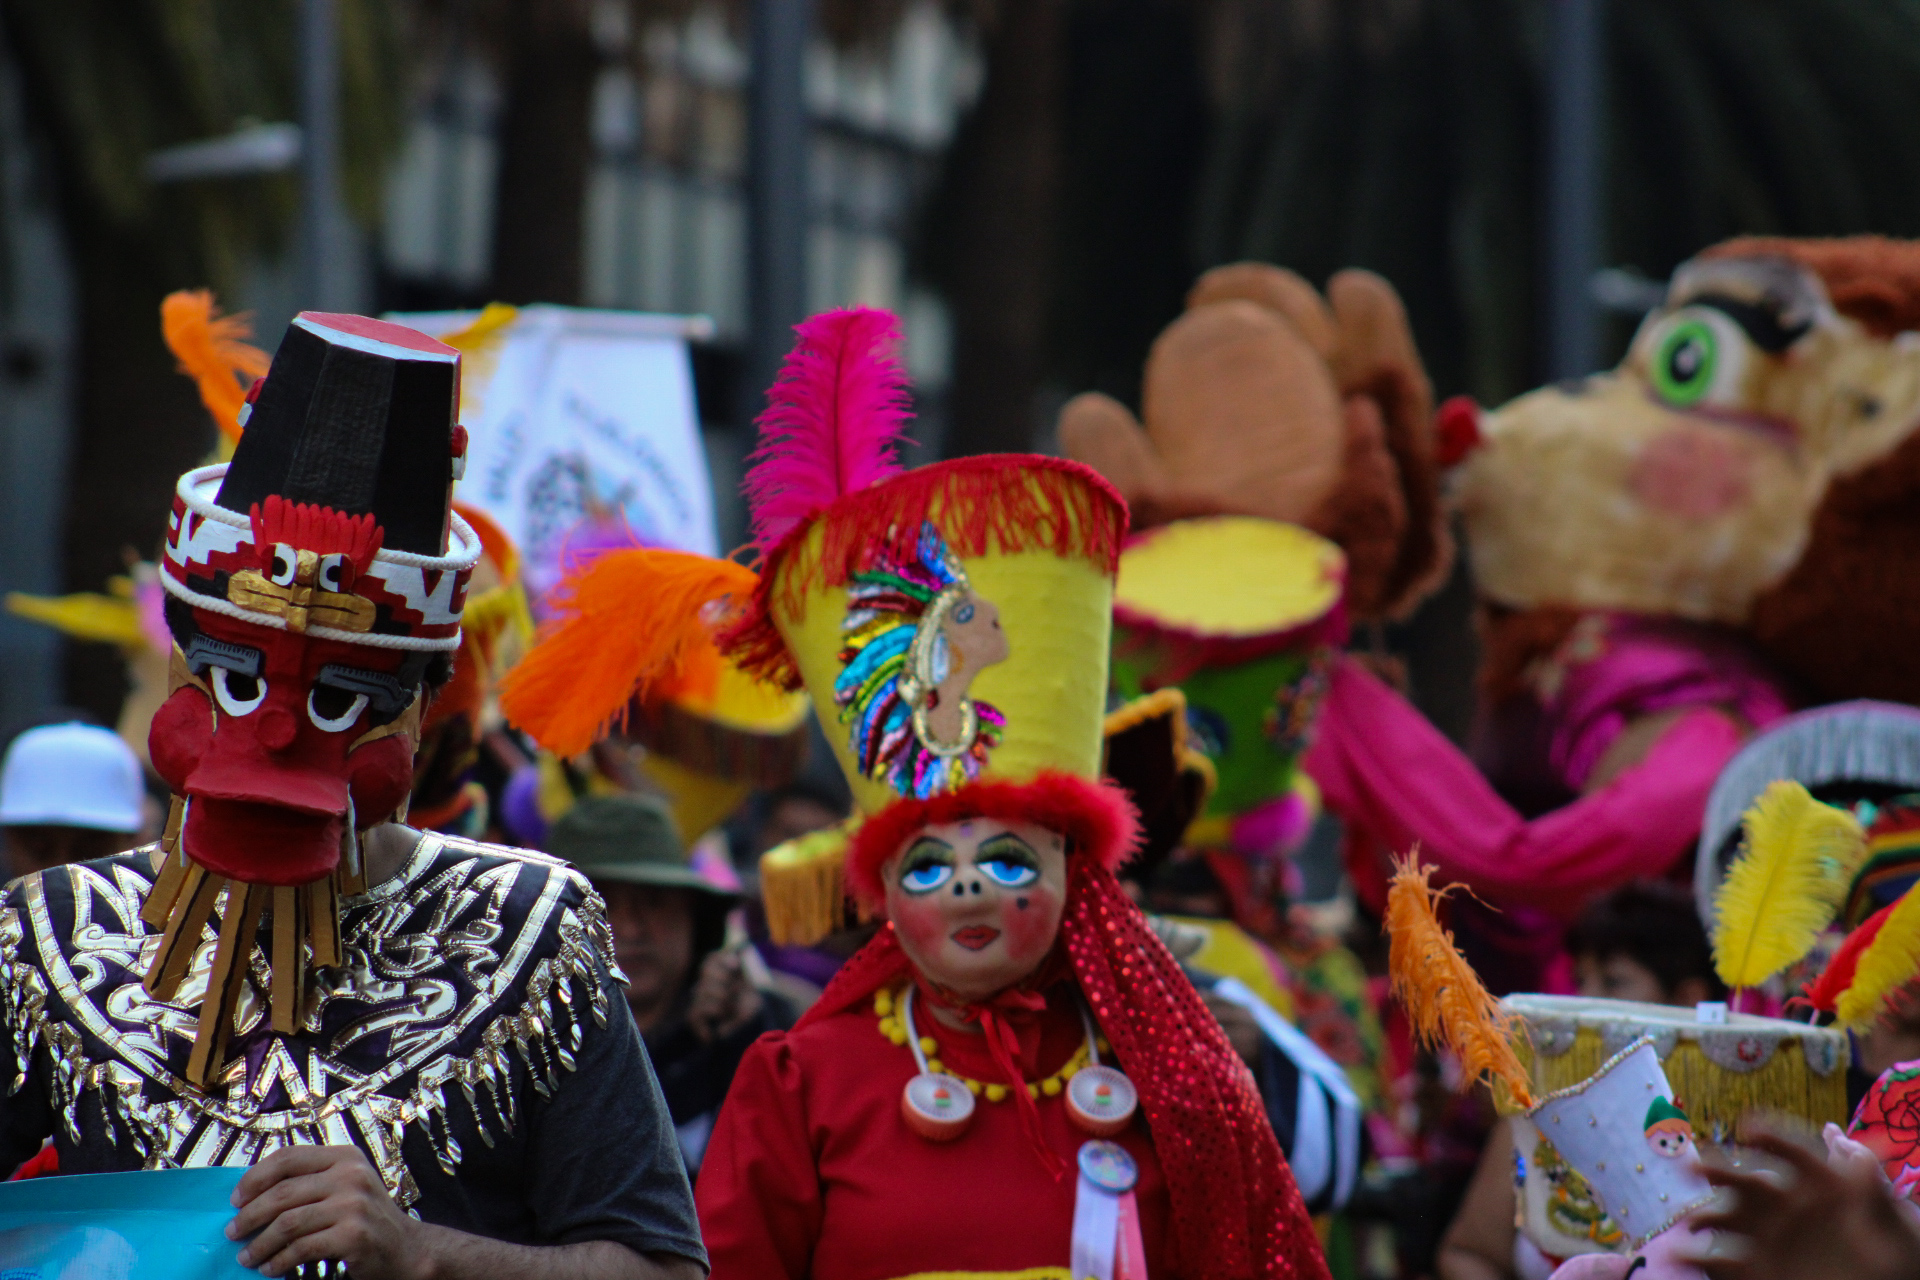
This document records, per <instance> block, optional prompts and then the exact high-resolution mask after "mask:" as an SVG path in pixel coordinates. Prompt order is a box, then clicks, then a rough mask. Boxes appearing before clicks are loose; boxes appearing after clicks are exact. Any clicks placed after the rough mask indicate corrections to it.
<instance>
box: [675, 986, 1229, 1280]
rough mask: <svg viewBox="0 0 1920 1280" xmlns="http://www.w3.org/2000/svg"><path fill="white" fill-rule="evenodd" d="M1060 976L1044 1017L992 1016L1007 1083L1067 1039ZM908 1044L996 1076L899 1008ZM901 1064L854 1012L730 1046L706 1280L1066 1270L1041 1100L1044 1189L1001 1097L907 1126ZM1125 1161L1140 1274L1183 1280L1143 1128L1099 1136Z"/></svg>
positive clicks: (705, 1213) (703, 1186) (899, 1048)
mask: <svg viewBox="0 0 1920 1280" xmlns="http://www.w3.org/2000/svg"><path fill="white" fill-rule="evenodd" d="M1073 990H1074V988H1073V986H1072V984H1071V983H1062V984H1059V985H1056V986H1054V987H1053V988H1052V989H1051V990H1049V992H1048V999H1047V1007H1046V1009H1045V1010H1044V1011H1043V1012H1039V1013H1035V1014H1031V1015H1027V1016H1024V1017H1022V1016H1018V1015H1015V1016H1013V1017H1010V1018H1009V1019H1008V1021H1009V1023H1010V1024H1011V1025H1012V1026H1013V1028H1014V1031H1015V1033H1016V1035H1017V1036H1018V1038H1019V1042H1020V1050H1021V1052H1020V1054H1019V1058H1018V1062H1019V1066H1020V1072H1021V1074H1022V1075H1023V1076H1024V1077H1025V1078H1027V1079H1028V1080H1041V1079H1044V1078H1045V1077H1047V1076H1049V1075H1051V1074H1052V1073H1053V1072H1055V1071H1058V1070H1059V1069H1060V1068H1061V1067H1062V1066H1064V1065H1065V1064H1066V1062H1067V1060H1068V1059H1069V1058H1071V1057H1072V1056H1073V1054H1074V1051H1075V1050H1076V1049H1078V1048H1079V1047H1080V1045H1081V1043H1082V1042H1083V1039H1084V1035H1083V1032H1082V1030H1081V1024H1080V1015H1079V1013H1078V1011H1077V1009H1076V1008H1075V998H1074V995H1073ZM914 1022H915V1025H916V1027H917V1028H918V1030H919V1032H920V1034H921V1035H923V1036H926V1035H931V1036H933V1038H934V1039H935V1040H937V1041H938V1042H939V1045H940V1052H939V1053H938V1054H937V1055H930V1056H937V1057H938V1058H940V1059H941V1061H942V1062H943V1063H944V1064H945V1066H946V1068H947V1070H948V1071H949V1072H950V1073H957V1074H959V1075H962V1076H965V1077H968V1078H971V1079H974V1080H981V1081H991V1080H998V1079H1000V1078H1001V1073H1000V1072H999V1070H998V1069H997V1068H996V1067H995V1066H994V1064H993V1061H992V1059H991V1058H990V1057H989V1056H988V1054H987V1051H986V1046H985V1043H984V1038H983V1037H982V1036H980V1035H977V1034H968V1033H964V1032H959V1031H954V1030H951V1029H949V1028H948V1027H946V1026H944V1025H941V1024H939V1023H938V1022H937V1020H936V1019H935V1018H933V1016H932V1015H931V1014H930V1013H928V1012H927V1011H926V1009H925V1006H924V1004H919V1003H918V1002H916V1011H915V1017H914ZM914 1071H915V1067H914V1062H913V1055H912V1053H911V1052H910V1051H909V1050H908V1048H907V1047H906V1046H905V1045H896V1044H894V1043H893V1042H892V1041H890V1040H888V1039H887V1038H886V1037H885V1036H884V1035H882V1034H881V1032H880V1030H879V1026H878V1020H877V1017H876V1015H875V1014H874V1011H873V1009H872V1006H871V1004H868V1005H866V1006H863V1007H855V1008H851V1009H847V1010H845V1011H843V1012H841V1013H837V1014H834V1015H832V1016H830V1017H827V1018H824V1019H821V1020H819V1021H817V1022H813V1023H811V1024H810V1025H805V1026H802V1027H800V1028H799V1029H797V1030H794V1031H791V1032H777V1031H776V1032H769V1033H768V1034H766V1035H764V1036H762V1037H761V1038H760V1040H759V1041H758V1042H757V1043H756V1044H755V1045H754V1046H753V1048H752V1049H750V1050H748V1051H747V1055H746V1057H745V1058H744V1059H742V1061H741V1063H740V1070H739V1073H738V1074H737V1075H735V1077H734V1080H733V1087H732V1089H731V1091H730V1092H729V1093H728V1095H727V1101H726V1105H725V1106H724V1107H723V1108H722V1109H721V1112H720V1119H719V1122H718V1123H717V1124H716V1125H715V1127H714V1132H713V1139H712V1141H711V1143H710V1144H709V1145H708V1147H707V1154H706V1159H705V1162H704V1164H703V1165H702V1166H701V1172H700V1183H699V1187H698V1189H697V1199H698V1201H699V1207H700V1229H701V1233H702V1234H703V1235H704V1236H705V1238H706V1243H707V1252H708V1255H709V1257H710V1258H711V1259H712V1263H713V1273H712V1280H772V1278H773V1277H789V1278H791V1280H800V1278H801V1277H812V1280H896V1278H897V1277H903V1276H915V1275H922V1274H925V1273H929V1272H932V1273H937V1274H941V1275H946V1274H949V1273H956V1272H957V1273H961V1274H977V1273H986V1274H988V1275H996V1274H1013V1275H1019V1276H1021V1277H1023V1278H1031V1280H1039V1278H1040V1277H1052V1276H1059V1277H1063V1278H1064V1277H1066V1275H1067V1262H1068V1259H1069V1250H1070V1247H1071V1242H1072V1237H1073V1200H1074V1188H1075V1184H1076V1181H1077V1178H1076V1175H1075V1174H1074V1173H1073V1172H1072V1171H1071V1170H1072V1161H1073V1159H1074V1156H1075V1154H1076V1153H1077V1152H1078V1151H1079V1149H1080V1144H1081V1143H1083V1142H1085V1141H1087V1140H1088V1135H1087V1134H1085V1133H1082V1132H1081V1131H1080V1130H1079V1129H1077V1128H1075V1127H1074V1125H1073V1123H1072V1121H1071V1120H1069V1119H1068V1117H1067V1112H1066V1104H1065V1102H1064V1100H1063V1099H1062V1098H1060V1097H1058V1096H1055V1097H1047V1096H1045V1095H1042V1097H1041V1098H1040V1100H1039V1103H1038V1106H1039V1114H1040V1127H1041V1132H1042V1134H1043V1136H1044V1137H1045V1139H1046V1141H1047V1144H1048V1146H1050V1147H1051V1148H1052V1149H1053V1150H1054V1151H1056V1152H1058V1153H1059V1154H1060V1155H1061V1157H1062V1158H1063V1159H1064V1160H1065V1161H1066V1162H1067V1165H1068V1172H1065V1173H1063V1174H1062V1175H1061V1176H1060V1177H1059V1178H1058V1180H1056V1179H1055V1177H1054V1175H1053V1173H1052V1172H1051V1171H1049V1170H1048V1169H1046V1168H1045V1167H1044V1166H1043V1165H1042V1163H1041V1160H1040V1157H1039V1154H1038V1152H1036V1151H1035V1150H1034V1147H1033V1145H1032V1144H1031V1143H1030V1141H1029V1139H1028V1136H1027V1132H1026V1130H1025V1128H1024V1127H1023V1126H1022V1124H1021V1122H1020V1112H1019V1109H1018V1107H1017V1106H1016V1104H1015V1101H1014V1099H1013V1098H1012V1097H1011V1096H1008V1097H1006V1098H1004V1099H1002V1100H1001V1101H999V1102H989V1101H987V1100H986V1099H985V1098H984V1097H983V1098H979V1099H976V1101H975V1105H974V1113H973V1123H972V1124H971V1125H970V1126H969V1127H968V1129H967V1131H966V1132H965V1133H964V1134H962V1135H961V1136H960V1137H959V1138H957V1139H955V1140H954V1141H952V1142H947V1143H939V1142H930V1141H928V1140H927V1139H925V1138H922V1137H920V1136H919V1135H918V1134H916V1133H914V1132H913V1131H912V1130H910V1129H908V1128H907V1125H906V1122H905V1121H904V1120H903V1119H901V1116H900V1093H901V1090H902V1089H903V1088H904V1087H905V1085H906V1083H907V1081H908V1080H909V1079H911V1078H912V1076H913V1074H914ZM1116 1141H1119V1142H1120V1143H1121V1144H1122V1145H1123V1146H1125V1147H1126V1148H1127V1150H1128V1151H1129V1152H1131V1153H1132V1154H1133V1158H1134V1160H1135V1161H1136V1162H1138V1164H1139V1166H1140V1185H1139V1187H1138V1188H1137V1190H1136V1192H1135V1194H1136V1196H1137V1197H1138V1203H1139V1206H1140V1218H1141V1228H1142V1232H1143V1234H1144V1237H1145V1242H1146V1249H1147V1265H1148V1272H1149V1274H1150V1275H1151V1276H1152V1277H1153V1278H1154V1280H1161V1278H1162V1277H1169V1278H1173V1277H1181V1276H1189V1275H1195V1276H1197V1275H1198V1274H1200V1272H1199V1271H1198V1270H1197V1269H1191V1268H1183V1267H1182V1266H1181V1265H1180V1262H1179V1260H1177V1259H1175V1258H1174V1257H1172V1256H1171V1254H1170V1251H1171V1249H1172V1248H1173V1241H1172V1238H1171V1234H1170V1232H1169V1230H1168V1195H1167V1187H1166V1182H1165V1180H1164V1179H1163V1178H1162V1176H1161V1172H1160V1162H1159V1160H1158V1159H1157V1158H1156V1157H1155V1156H1154V1152H1153V1144H1152V1141H1151V1140H1150V1139H1149V1137H1148V1134H1147V1129H1146V1124H1145V1122H1144V1121H1143V1120H1141V1119H1139V1118H1136V1119H1135V1121H1134V1125H1133V1128H1132V1129H1130V1130H1129V1131H1128V1132H1126V1133H1125V1134H1123V1135H1122V1136H1121V1137H1120V1138H1118V1139H1116Z"/></svg>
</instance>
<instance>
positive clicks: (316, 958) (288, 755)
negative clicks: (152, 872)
mask: <svg viewBox="0 0 1920 1280" xmlns="http://www.w3.org/2000/svg"><path fill="white" fill-rule="evenodd" d="M458 395H459V354H458V353H457V352H455V351H454V350H452V349H451V348H449V347H445V346H443V345H441V344H440V343H438V342H435V341H434V340H433V339H431V338H428V337H426V336H425V335H423V334H419V333H416V332H414V331H412V330H410V329H404V328H402V327H400V326H398V325H393V324H387V323H384V322H382V321H378V320H370V319H367V318H365V317H362V316H344V315H326V314H320V313H315V312H303V313H302V314H301V315H300V316H298V317H296V318H295V320H294V322H293V324H292V325H291V326H290V327H289V328H288V330H287V335H286V337H285V339H284V340H283V341H282V343H281V346H280V350H279V352H278V354H277V355H276V356H275V358H274V361H273V364H272V367H271V369H270V370H269V372H268V373H267V376H266V377H265V378H264V379H263V380H261V381H260V382H257V383H255V384H254V387H253V390H252V392H250V393H249V395H248V397H247V399H246V401H245V403H244V405H243V407H242V409H241V411H240V413H239V415H238V417H239V419H240V425H241V426H242V427H243V428H244V432H243V434H242V436H241V438H240V441H239V444H238V446H237V447H236V449H235V451H234V455H233V461H232V462H231V463H230V464H218V465H214V466H209V467H201V468H198V469H196V470H194V471H189V472H188V473H187V474H186V475H184V476H182V477H181V479H180V483H179V487H178V489H177V492H176V494H175V497H174V505H173V515H172V518H171V520H170V522H169V525H168V532H167V541H166V548H165V554H164V556H163V557H162V561H161V577H160V581H161V585H162V586H163V587H164V588H165V590H166V592H167V595H168V597H169V598H168V602H167V608H166V617H167V624H168V628H169V630H170V631H171V632H172V635H173V640H174V655H173V666H172V675H171V680H170V684H171V686H172V691H171V693H170V695H169V697H168V700H167V702H166V703H165V704H164V705H163V706H162V707H161V709H160V711H159V712H158V714H156V715H155V717H154V721H153V727H152V730H151V732H150V734H149V739H148V741H149V747H150V752H151V756H152V759H153V764H154V768H155V770H156V771H157V772H158V773H159V774H160V776H161V777H162V778H164V779H165V780H166V781H167V783H168V784H169V786H170V787H171V788H172V789H173V792H174V806H173V811H172V814H171V815H170V817H169V820H168V825H167V834H166V836H165V839H164V847H165V849H166V853H167V857H166V861H165V862H164V864H163V866H162V869H161V872H160V875H159V878H158V879H157V880H156V882H155V884H154V887H153V891H152V893H151V894H150V896H149V898H148V901H147V904H146V907H145V909H144V910H143V912H142V916H143V918H144V919H145V920H146V921H147V923H148V924H149V925H150V926H152V927H153V928H156V929H162V930H164V936H163V937H162V939H161V942H160V945H159V947H158V949H157V951H156V953H155V956H154V959H153V962H152V966H151V968H150V970H149V972H148V975H147V989H148V991H149V993H150V994H152V995H153V996H154V997H155V998H157V999H161V1000H168V999H171V998H172V997H173V995H174V994H175V992H176V991H177V990H178V988H179V985H180V983H181V980H182V979H183V978H184V977H185V976H186V974H187V972H188V971H189V968H190V967H191V966H192V964H193V958H194V953H195V952H196V951H197V950H198V948H199V945H200V942H201V934H202V930H203V929H204V928H207V927H209V924H210V922H211V921H212V920H213V919H214V916H215V914H216V910H217V913H218V926H217V927H218V943H217V945H216V948H215V953H214V957H213V960H212V965H211V970H210V974H209V979H208V985H207V992H206V996H205V998H204V999H203V1000H202V1002H201V1005H200V1016H199V1021H198V1026H197V1030H196V1033H195V1038H194V1043H193V1049H192V1054H191V1057H190V1060H189V1062H188V1064H187V1067H186V1070H185V1072H184V1073H183V1074H184V1075H185V1077H186V1078H187V1079H188V1080H189V1081H190V1082H191V1083H193V1084H195V1085H204V1084H205V1083H207V1082H208V1081H209V1080H211V1079H213V1078H216V1077H217V1076H218V1075H219V1074H220V1073H221V1071H222V1070H223V1069H224V1067H225V1065H226V1064H225V1061H224V1055H225V1044H226V1040H227V1038H228V1036H229V1034H230V1033H231V1031H232V1029H233V1022H234V1016H235V1010H236V1007H237V1005H238V1002H239V995H240V991H241V988H242V987H243V986H244V984H245V982H246V981H247V971H248V968H249V964H248V959H247V957H248V956H249V955H250V953H251V951H252V948H253V944H254V940H255V934H256V930H257V929H258V928H259V925H260V918H261V916H262V915H263V914H266V915H268V916H269V925H268V930H269V934H268V943H267V946H268V948H269V950H268V957H267V958H268V961H269V967H270V969H271V972H272V982H271V992H270V998H269V1001H268V1003H269V1006H270V1012H271V1017H272V1022H273V1026H274V1028H275V1030H278V1031H281V1032H287V1033H290V1032H292V1031H293V1030H295V1029H296V1028H297V1027H298V1025H299V1024H300V1022H301V1021H302V1019H303V1015H304V1007H305V1000H306V981H305V974H306V970H307V968H308V966H309V965H313V966H329V965H336V964H339V963H341V960H342V956H341V952H340V944H339V934H338V915H337V900H338V897H339V895H341V894H343V893H347V894H351V893H357V892H360V891H361V890H362V889H363V888H364V875H365V870H364V868H363V866H362V865H361V862H360V857H359V833H360V832H362V831H365V830H367V829H368V828H370V827H373V826H375V825H378V824H379V823H382V822H385V821H387V820H388V819H389V818H391V817H393V816H395V814H396V812H400V811H404V808H405V805H406V801H407V794H408V787H409V785H410V783H411V781H412V776H413V757H414V749H415V747H416V745H417V742H418V738H419V733H420V718H421V713H422V709H423V703H424V700H425V689H426V684H427V683H428V681H429V679H430V678H431V679H433V680H435V681H438V680H440V679H444V678H445V674H446V669H447V668H448V666H449V664H450V663H451V660H452V657H453V654H454V652H455V651H456V650H457V649H458V648H459V647H460V643H461V632H460V619H461V611H462V608H463V606H464V604H465V598H466V587H467V580H468V576H469V574H470V573H471V571H472V569H473V566H474V564H475V562H476V561H477V560H478V559H479V558H480V554H481V543H480V540H479V538H478V537H477V536H476V535H475V534H474V532H473V531H472V529H471V528H470V527H468V525H467V524H466V522H465V521H463V520H461V519H460V518H459V517H458V516H457V515H455V514H453V512H452V511H451V509H450V506H449V498H450V494H451V490H452V485H453V481H454V480H455V478H456V477H457V473H458V470H459V468H460V466H461V464H462V463H463V461H464V455H465V447H466V433H465V431H464V429H462V428H460V427H459V426H458V425H457V424H456V423H455V421H454V415H455V409H456V406H457V404H458Z"/></svg>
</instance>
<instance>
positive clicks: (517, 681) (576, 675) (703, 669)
mask: <svg viewBox="0 0 1920 1280" xmlns="http://www.w3.org/2000/svg"><path fill="white" fill-rule="evenodd" d="M759 581H760V579H759V575H757V574H755V573H754V572H753V570H751V569H748V568H746V567H745V566H743V565H738V564H735V563H734V562H733V561H731V560H715V559H712V558H710V557H707V556H698V555H690V554H688V553H686V552H683V551H657V550H652V549H646V548H634V549H632V550H626V551H610V552H608V553H607V554H605V555H603V556H600V557H598V558H596V559H594V560H592V561H591V562H589V563H588V564H587V565H586V567H585V568H583V569H580V570H576V571H575V572H574V573H571V574H569V575H567V577H566V578H565V579H563V580H562V581H561V583H560V585H559V587H558V588H556V589H555V592H554V596H553V601H554V605H555V610H556V614H557V619H556V621H555V622H554V623H550V624H549V626H548V628H547V629H546V632H545V634H544V635H543V636H542V637H541V639H540V642H539V643H538V644H536V645H535V646H534V647H533V649H532V650H531V651H529V652H528V654H527V655H526V657H524V658H522V659H521V660H520V662H519V664H518V665H517V666H515V667H514V669H513V671H512V672H511V673H510V674H509V675H508V676H507V678H506V682H505V683H504V684H503V685H502V687H501V694H500V709H501V710H502V711H503V712H505V713H506V717H507V719H508V720H510V721H512V722H513V723H514V724H516V725H518V726H519V727H520V728H522V729H524V730H526V731H527V732H528V733H530V734H532V735H533V736H534V738H535V739H536V740H538V741H539V743H540V745H541V746H543V747H546V748H547V749H548V750H549V751H552V752H554V753H555V754H557V755H562V756H574V755H578V754H579V753H581V752H582V751H585V750H586V749H587V748H588V747H590V746H592V745H593V744H594V742H595V741H596V740H597V739H599V738H600V737H601V736H603V735H604V734H605V733H606V732H607V731H608V730H609V729H610V728H612V727H613V726H614V725H615V724H616V723H620V722H623V721H624V720H625V717H626V712H627V707H628V705H629V704H630V703H631V702H632V700H633V698H634V697H635V695H638V694H647V695H654V694H657V695H660V696H673V695H678V694H688V695H693V696H699V695H701V694H706V695H709V696H710V695H711V694H712V692H713V689H714V687H715V686H716V684H717V683H718V681H719V679H720V661H721V659H720V651H719V649H717V648H716V647H715V646H714V642H713V630H712V622H713V621H714V618H713V616H712V615H713V611H714V610H715V608H716V607H725V606H724V605H723V604H722V602H724V601H726V600H728V599H732V600H736V601H741V602H744V601H745V600H746V599H747V598H748V597H749V596H751V595H752V594H753V590H754V588H755V586H757V585H758V584H759Z"/></svg>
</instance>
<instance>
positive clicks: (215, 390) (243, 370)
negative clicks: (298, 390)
mask: <svg viewBox="0 0 1920 1280" xmlns="http://www.w3.org/2000/svg"><path fill="white" fill-rule="evenodd" d="M215 312H216V308H215V307H214V305H213V291H212V290H210V289H181V290H179V291H178V292H175V293H170V294H168V295H167V296H166V300H165V301H163V302H162V303H161V304H160V332H161V334H162V335H163V336H164V337H165V338H166V340H167V349H168V350H169V351H172V352H173V358H174V359H176V360H178V361H179V362H180V372H182V373H184V374H186V375H187V376H188V377H190V378H192V379H193V380H194V382H195V383H197V384H198V385H199V388H200V403H202V404H204V405H205V406H207V412H208V413H210V414H212V415H213V421H214V425H215V426H217V427H219V428H220V434H221V435H223V436H225V437H226V438H227V440H228V441H229V442H233V441H237V440H239V439H240V406H241V405H243V404H245V403H246V402H247V390H248V389H249V388H250V387H252V386H253V380H254V379H255V378H263V377H265V376H266V373H267V366H268V365H269V364H271V363H272V360H271V358H270V357H269V356H268V355H267V353H266V352H264V351H262V350H261V349H260V348H258V347H256V346H254V345H253V344H252V343H250V342H248V341H246V339H248V338H251V337H252V336H253V326H252V325H251V324H249V323H248V322H247V317H246V316H244V315H238V316H223V315H217V314H216V313H215Z"/></svg>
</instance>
